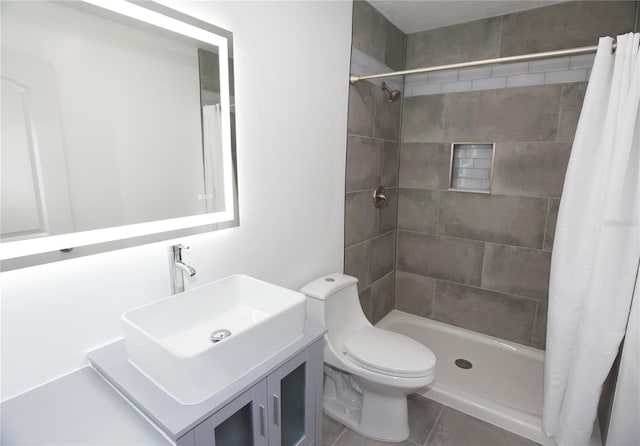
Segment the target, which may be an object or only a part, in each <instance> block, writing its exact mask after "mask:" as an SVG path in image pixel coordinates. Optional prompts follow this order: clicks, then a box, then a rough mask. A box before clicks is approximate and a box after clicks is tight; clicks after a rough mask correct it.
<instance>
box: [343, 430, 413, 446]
mask: <svg viewBox="0 0 640 446" xmlns="http://www.w3.org/2000/svg"><path fill="white" fill-rule="evenodd" d="M390 445H398V446H416V445H415V443H412V442H410V441H409V440H405V441H401V442H399V443H389V442H386V441H378V440H372V439H370V438H367V437H363V436H362V435H360V434H358V433H357V432H355V431H352V430H351V429H347V430H346V432H345V433H344V434H343V435H342V436H341V437H340V438H339V439H338V441H336V443H335V446H390Z"/></svg>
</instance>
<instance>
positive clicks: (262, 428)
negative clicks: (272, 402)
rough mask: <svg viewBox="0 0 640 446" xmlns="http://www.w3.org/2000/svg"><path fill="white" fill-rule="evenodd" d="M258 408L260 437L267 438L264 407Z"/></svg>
mask: <svg viewBox="0 0 640 446" xmlns="http://www.w3.org/2000/svg"><path fill="white" fill-rule="evenodd" d="M259 407H260V435H262V436H263V437H265V438H267V433H266V422H265V416H264V406H263V405H260V406H259Z"/></svg>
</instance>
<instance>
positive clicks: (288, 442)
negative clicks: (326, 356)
mask: <svg viewBox="0 0 640 446" xmlns="http://www.w3.org/2000/svg"><path fill="white" fill-rule="evenodd" d="M308 359H309V350H305V351H303V352H301V353H299V354H298V355H296V356H294V357H293V358H292V359H290V360H289V361H287V362H285V363H284V364H283V365H282V366H280V367H279V368H278V369H276V370H275V371H274V372H273V373H272V374H270V375H269V376H268V377H267V390H268V405H269V407H268V408H269V444H270V446H280V445H281V446H296V445H301V446H304V445H310V444H312V442H313V440H314V439H315V430H316V429H315V415H316V414H315V412H316V411H315V407H314V404H313V401H314V399H315V386H314V379H313V377H314V373H313V372H314V370H313V367H312V364H310V363H309V361H308Z"/></svg>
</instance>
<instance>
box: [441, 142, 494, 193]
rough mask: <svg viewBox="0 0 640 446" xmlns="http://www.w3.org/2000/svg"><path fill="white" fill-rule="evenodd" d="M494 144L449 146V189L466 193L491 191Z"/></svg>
mask: <svg viewBox="0 0 640 446" xmlns="http://www.w3.org/2000/svg"><path fill="white" fill-rule="evenodd" d="M494 146H495V144H494V143H453V144H451V171H450V174H449V177H450V178H449V187H450V188H451V189H452V190H459V191H467V192H483V193H489V192H490V191H491V177H492V174H493V149H494Z"/></svg>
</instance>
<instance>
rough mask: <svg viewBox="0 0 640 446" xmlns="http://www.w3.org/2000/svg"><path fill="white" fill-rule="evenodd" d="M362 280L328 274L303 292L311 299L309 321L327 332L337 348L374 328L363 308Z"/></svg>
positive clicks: (309, 284) (307, 304)
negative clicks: (366, 328) (359, 331)
mask: <svg viewBox="0 0 640 446" xmlns="http://www.w3.org/2000/svg"><path fill="white" fill-rule="evenodd" d="M357 284H358V279H356V278H355V277H351V276H347V275H344V274H338V273H334V274H328V275H326V276H323V277H320V278H319V279H316V280H314V281H313V282H310V283H308V284H307V285H305V286H304V287H302V289H301V290H300V292H301V293H303V294H305V295H306V296H307V303H306V311H307V319H310V320H312V321H315V322H317V323H319V324H321V325H322V326H323V327H325V328H326V329H327V336H328V338H329V341H330V342H331V344H333V347H334V348H335V349H336V350H337V351H340V350H341V349H340V346H341V345H342V344H343V342H344V341H345V340H346V339H348V338H349V336H350V335H351V334H352V333H353V332H354V331H356V330H359V329H360V328H362V327H366V326H371V324H370V323H369V321H368V320H367V318H366V316H365V315H364V313H363V311H362V307H361V305H360V298H359V297H358V287H357Z"/></svg>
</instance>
